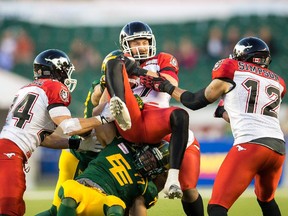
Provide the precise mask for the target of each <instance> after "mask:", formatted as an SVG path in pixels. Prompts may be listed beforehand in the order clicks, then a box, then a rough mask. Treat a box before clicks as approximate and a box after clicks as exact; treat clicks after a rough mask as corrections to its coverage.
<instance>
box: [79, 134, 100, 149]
mask: <svg viewBox="0 0 288 216" xmlns="http://www.w3.org/2000/svg"><path fill="white" fill-rule="evenodd" d="M102 148H103V147H102V145H101V144H100V143H99V141H98V139H97V137H96V135H95V131H94V130H93V131H92V132H91V133H90V134H89V135H88V136H86V137H81V141H80V145H79V148H78V149H77V151H78V152H82V151H93V152H100V151H101V149H102Z"/></svg>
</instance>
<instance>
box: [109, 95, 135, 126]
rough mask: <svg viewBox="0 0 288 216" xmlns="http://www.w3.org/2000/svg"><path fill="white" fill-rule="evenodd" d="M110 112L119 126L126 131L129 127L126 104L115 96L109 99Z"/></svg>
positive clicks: (129, 119)
mask: <svg viewBox="0 0 288 216" xmlns="http://www.w3.org/2000/svg"><path fill="white" fill-rule="evenodd" d="M109 108H110V112H111V114H112V115H113V117H114V118H115V120H116V122H117V124H118V125H119V127H120V128H121V129H122V130H123V131H126V130H128V129H130V128H131V124H132V123H131V118H130V114H129V111H128V109H127V106H126V104H125V103H124V102H123V101H122V100H121V99H120V98H119V97H117V96H113V97H112V98H111V99H110V107H109Z"/></svg>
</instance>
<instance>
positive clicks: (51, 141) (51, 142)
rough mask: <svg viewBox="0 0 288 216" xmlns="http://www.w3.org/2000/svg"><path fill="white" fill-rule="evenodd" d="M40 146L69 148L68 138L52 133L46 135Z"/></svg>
mask: <svg viewBox="0 0 288 216" xmlns="http://www.w3.org/2000/svg"><path fill="white" fill-rule="evenodd" d="M40 146H43V147H46V148H52V149H67V148H69V145H68V138H67V137H61V136H59V135H57V134H55V133H52V134H51V135H49V136H46V137H45V139H44V140H43V142H42V143H41V144H40Z"/></svg>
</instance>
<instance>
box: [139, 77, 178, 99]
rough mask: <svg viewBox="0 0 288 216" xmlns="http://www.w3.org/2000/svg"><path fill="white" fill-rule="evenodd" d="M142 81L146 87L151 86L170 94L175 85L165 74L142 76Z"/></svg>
mask: <svg viewBox="0 0 288 216" xmlns="http://www.w3.org/2000/svg"><path fill="white" fill-rule="evenodd" d="M140 83H141V85H144V86H145V87H146V88H151V89H153V90H155V91H158V92H167V93H168V94H170V95H171V94H172V93H173V91H174V89H175V86H174V85H172V84H171V83H170V82H169V80H167V79H166V78H165V77H163V76H159V77H152V76H140Z"/></svg>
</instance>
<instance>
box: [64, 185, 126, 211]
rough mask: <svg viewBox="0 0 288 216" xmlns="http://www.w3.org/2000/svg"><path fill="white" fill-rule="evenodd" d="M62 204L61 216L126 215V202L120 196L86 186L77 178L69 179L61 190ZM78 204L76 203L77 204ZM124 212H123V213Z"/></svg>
mask: <svg viewBox="0 0 288 216" xmlns="http://www.w3.org/2000/svg"><path fill="white" fill-rule="evenodd" d="M58 195H59V197H60V198H61V200H62V201H61V205H60V207H59V210H58V215H59V216H66V215H70V214H69V213H71V214H72V215H73V214H75V213H76V214H75V215H87V216H90V215H107V212H108V213H109V214H110V215H113V214H115V215H117V216H118V215H119V216H120V215H121V216H122V215H124V210H125V208H126V205H125V203H124V202H123V201H122V200H121V199H120V198H118V197H116V196H112V195H107V194H104V193H103V192H101V191H99V190H98V189H97V188H91V187H86V186H84V185H82V184H80V183H79V182H77V181H75V180H68V181H66V182H64V183H63V184H62V186H61V187H60V190H59V194H58ZM75 204H76V205H75ZM122 213H123V214H122Z"/></svg>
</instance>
